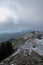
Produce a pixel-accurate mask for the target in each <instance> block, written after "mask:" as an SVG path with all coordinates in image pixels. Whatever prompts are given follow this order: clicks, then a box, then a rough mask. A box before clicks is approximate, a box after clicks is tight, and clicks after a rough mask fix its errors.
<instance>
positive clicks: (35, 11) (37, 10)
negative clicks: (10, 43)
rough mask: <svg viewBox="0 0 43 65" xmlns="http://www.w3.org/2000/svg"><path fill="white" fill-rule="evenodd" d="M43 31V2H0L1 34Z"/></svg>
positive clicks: (17, 0)
mask: <svg viewBox="0 0 43 65" xmlns="http://www.w3.org/2000/svg"><path fill="white" fill-rule="evenodd" d="M22 30H41V31H43V0H0V32H19V31H22Z"/></svg>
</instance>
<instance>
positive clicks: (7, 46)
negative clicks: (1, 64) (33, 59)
mask: <svg viewBox="0 0 43 65" xmlns="http://www.w3.org/2000/svg"><path fill="white" fill-rule="evenodd" d="M0 44H1V45H0V61H1V60H3V59H5V58H7V57H8V56H10V55H11V54H12V52H13V47H12V44H11V43H10V42H9V41H7V42H5V43H0Z"/></svg>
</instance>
